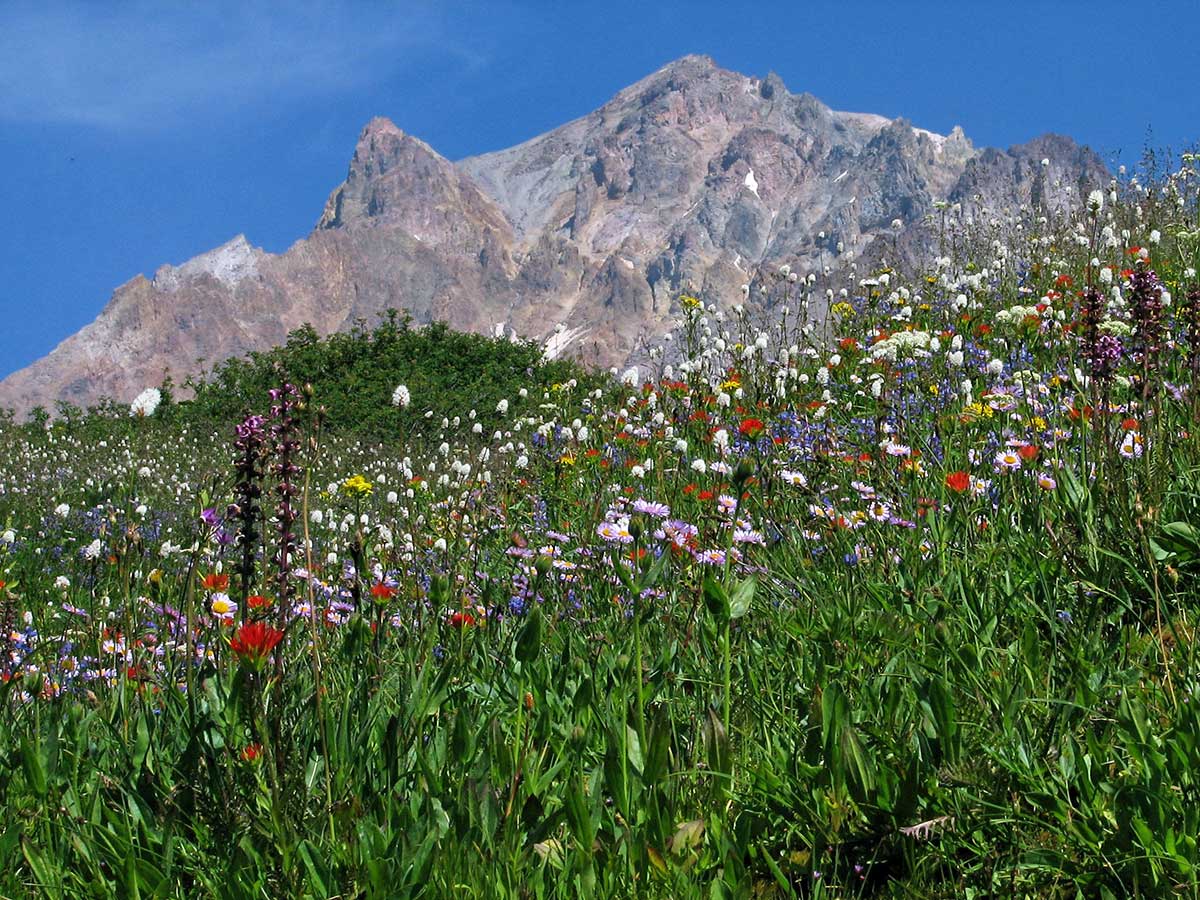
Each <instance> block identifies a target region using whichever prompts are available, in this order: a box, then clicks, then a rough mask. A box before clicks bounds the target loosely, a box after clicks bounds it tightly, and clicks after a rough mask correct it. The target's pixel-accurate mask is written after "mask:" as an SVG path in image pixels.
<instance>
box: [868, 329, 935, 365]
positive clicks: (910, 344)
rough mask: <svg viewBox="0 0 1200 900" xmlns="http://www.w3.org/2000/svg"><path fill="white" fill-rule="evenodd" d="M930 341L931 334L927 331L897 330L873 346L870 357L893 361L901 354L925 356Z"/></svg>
mask: <svg viewBox="0 0 1200 900" xmlns="http://www.w3.org/2000/svg"><path fill="white" fill-rule="evenodd" d="M932 343H933V336H932V335H930V334H929V332H928V331H897V332H896V333H895V334H893V335H891V336H890V337H887V338H885V339H884V340H882V341H880V342H879V343H877V344H876V345H875V346H873V347H872V348H871V353H870V358H871V359H872V360H876V361H877V360H881V359H886V360H888V361H889V362H895V361H896V359H897V358H899V357H901V356H913V357H927V356H929V354H930V348H931V344H932ZM935 346H936V345H935Z"/></svg>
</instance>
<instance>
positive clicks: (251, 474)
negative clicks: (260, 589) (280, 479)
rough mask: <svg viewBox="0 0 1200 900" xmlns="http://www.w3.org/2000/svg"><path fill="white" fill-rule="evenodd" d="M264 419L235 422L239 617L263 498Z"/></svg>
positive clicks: (255, 549) (247, 589)
mask: <svg viewBox="0 0 1200 900" xmlns="http://www.w3.org/2000/svg"><path fill="white" fill-rule="evenodd" d="M264 426H265V420H264V419H263V417H262V416H256V415H248V416H246V418H245V419H243V420H242V422H241V424H239V425H238V426H237V439H236V440H235V441H234V444H233V446H234V449H235V451H236V453H235V459H234V473H235V481H234V488H233V494H234V505H233V509H231V511H230V512H231V515H232V517H233V518H234V519H235V520H236V521H237V523H238V530H237V542H238V547H239V549H240V550H241V559H240V560H239V564H238V576H239V585H238V586H239V588H240V591H241V598H240V599H241V604H240V606H239V608H240V609H241V611H242V618H243V620H244V619H245V616H246V606H247V603H246V601H247V599H248V598H249V596H250V594H251V592H252V588H251V586H252V585H253V583H254V568H255V566H254V557H255V555H256V553H257V552H258V545H259V538H260V537H261V535H260V533H259V521H260V520H261V518H262V516H261V513H262V510H261V508H260V505H259V501H260V499H261V498H262V475H263V471H262V466H263V461H264V450H265V449H266V443H267V434H266V430H265V427H264Z"/></svg>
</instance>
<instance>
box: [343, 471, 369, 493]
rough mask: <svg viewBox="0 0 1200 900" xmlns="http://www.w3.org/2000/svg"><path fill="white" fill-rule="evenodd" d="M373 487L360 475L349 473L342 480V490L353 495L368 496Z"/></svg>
mask: <svg viewBox="0 0 1200 900" xmlns="http://www.w3.org/2000/svg"><path fill="white" fill-rule="evenodd" d="M374 487H375V486H374V485H372V484H371V482H369V481H367V479H365V478H364V477H363V476H362V475H351V476H350V477H349V478H347V479H346V480H345V481H343V482H342V490H343V491H345V492H346V493H347V494H353V495H354V496H355V497H369V496H370V495H371V491H372V490H374Z"/></svg>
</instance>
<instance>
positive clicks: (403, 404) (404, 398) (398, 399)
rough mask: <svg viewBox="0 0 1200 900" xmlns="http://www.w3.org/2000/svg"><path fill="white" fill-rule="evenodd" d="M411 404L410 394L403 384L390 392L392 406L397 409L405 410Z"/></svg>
mask: <svg viewBox="0 0 1200 900" xmlns="http://www.w3.org/2000/svg"><path fill="white" fill-rule="evenodd" d="M410 403H412V394H410V393H409V392H408V388H407V387H406V386H405V385H403V384H398V385H396V389H395V390H394V391H392V406H395V407H397V408H398V409H407V408H408V406H409V404H410Z"/></svg>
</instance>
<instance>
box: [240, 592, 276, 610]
mask: <svg viewBox="0 0 1200 900" xmlns="http://www.w3.org/2000/svg"><path fill="white" fill-rule="evenodd" d="M270 605H271V598H270V597H264V596H263V595H262V594H251V595H250V596H249V597H247V598H246V606H247V607H249V608H250V609H264V608H265V607H268V606H270Z"/></svg>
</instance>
